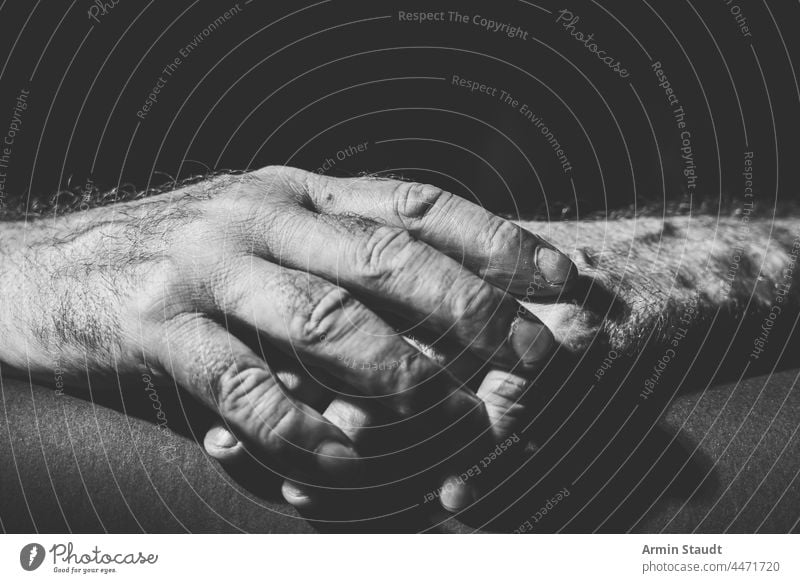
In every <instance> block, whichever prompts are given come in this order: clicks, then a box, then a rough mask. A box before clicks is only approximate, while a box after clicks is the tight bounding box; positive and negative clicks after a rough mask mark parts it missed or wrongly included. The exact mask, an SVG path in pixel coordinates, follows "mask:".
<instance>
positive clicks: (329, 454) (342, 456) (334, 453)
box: [316, 441, 361, 481]
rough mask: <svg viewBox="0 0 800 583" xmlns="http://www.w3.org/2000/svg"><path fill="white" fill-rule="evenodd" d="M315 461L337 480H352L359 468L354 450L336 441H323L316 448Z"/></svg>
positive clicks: (357, 457)
mask: <svg viewBox="0 0 800 583" xmlns="http://www.w3.org/2000/svg"><path fill="white" fill-rule="evenodd" d="M316 456H317V463H318V464H319V466H320V468H321V469H322V471H323V472H325V473H326V474H327V475H329V476H332V477H333V478H335V479H337V480H339V481H347V480H352V479H353V478H354V477H355V476H357V475H358V473H359V472H360V470H361V463H360V458H359V456H358V454H357V453H356V451H355V450H354V449H353V448H352V447H350V446H347V445H344V444H343V443H339V442H338V441H325V442H323V443H322V445H320V446H319V447H318V448H317V451H316Z"/></svg>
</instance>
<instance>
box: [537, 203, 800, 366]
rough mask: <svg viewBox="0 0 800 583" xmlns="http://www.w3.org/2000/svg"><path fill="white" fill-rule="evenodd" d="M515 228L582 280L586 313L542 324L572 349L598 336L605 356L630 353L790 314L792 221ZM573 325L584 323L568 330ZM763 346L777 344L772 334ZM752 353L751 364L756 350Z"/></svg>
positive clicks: (798, 301)
mask: <svg viewBox="0 0 800 583" xmlns="http://www.w3.org/2000/svg"><path fill="white" fill-rule="evenodd" d="M523 226H525V227H526V228H528V229H531V230H534V231H536V232H539V233H542V234H543V235H544V236H546V237H548V238H549V239H550V240H552V241H555V242H556V243H557V244H558V245H559V246H560V247H561V248H562V249H564V250H565V251H566V252H568V253H569V254H570V255H571V256H572V258H573V260H574V261H575V263H576V264H577V266H578V269H579V270H580V272H581V275H582V276H583V277H582V278H581V279H582V286H581V289H579V290H576V292H575V294H574V295H575V301H576V303H578V304H580V303H583V301H584V300H585V301H586V307H588V308H590V310H589V312H586V311H581V310H579V309H578V308H577V307H575V308H574V309H573V311H572V312H571V313H568V312H565V311H563V310H556V309H555V308H554V309H553V310H552V311H553V312H554V315H553V316H552V318H554V319H555V321H551V322H548V323H549V324H551V327H555V328H564V327H565V326H566V327H571V329H570V331H569V333H565V332H561V336H562V339H563V340H565V341H567V342H568V343H570V344H571V345H572V347H573V348H576V349H580V348H583V347H584V346H582V343H584V344H586V343H588V342H590V341H596V339H597V332H599V333H600V337H601V338H602V339H603V340H604V341H606V342H607V343H608V348H610V349H613V350H616V351H618V352H620V353H629V354H632V353H636V352H638V351H639V350H640V349H641V348H643V347H644V345H650V346H653V345H658V344H665V343H669V342H670V341H671V339H672V338H674V336H675V334H676V333H678V334H679V335H680V334H683V331H684V330H685V331H692V332H698V331H702V330H704V329H707V328H708V326H710V325H711V323H712V321H713V322H714V324H715V325H722V324H726V323H727V324H728V325H729V326H733V327H734V328H736V327H738V325H739V322H743V324H742V327H741V328H739V331H740V332H742V331H747V332H748V333H749V332H751V331H755V330H758V329H759V328H760V327H761V326H762V324H763V322H766V326H767V327H769V328H772V327H773V326H774V324H775V321H776V320H778V319H779V320H781V321H784V322H791V321H793V320H794V318H795V316H796V315H797V312H798V305H800V288H799V287H798V286H797V285H794V283H795V280H796V278H797V277H798V271H800V270H797V269H795V268H796V261H797V257H798V251H800V229H798V227H797V221H796V220H794V219H787V218H783V219H775V220H773V219H755V218H754V219H749V220H740V219H738V218H720V219H718V218H716V217H705V216H703V217H688V216H687V217H673V218H668V219H665V220H662V219H660V218H640V219H627V218H626V219H613V220H608V221H576V222H561V223H549V224H547V223H536V222H528V223H523ZM587 291H588V292H589V293H588V295H587V293H586V292H587ZM546 311H547V310H545V312H546ZM575 318H578V319H579V320H581V319H582V321H578V322H575V321H570V319H572V320H574V319H575ZM765 319H766V320H765ZM554 331H555V332H556V335H557V336H558V335H559V331H558V330H554ZM716 340H719V339H716ZM756 340H758V338H757V336H756V337H753V342H755V341H756ZM770 342H772V343H773V344H774V345H777V346H780V345H781V342H780V341H779V340H778V339H777V338H775V335H773V336H772V338H770ZM750 344H751V347H752V348H753V349H754V350H755V351H756V354H755V358H758V356H759V350H760V348H759V346H758V345H757V344H752V343H750Z"/></svg>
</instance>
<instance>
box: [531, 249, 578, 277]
mask: <svg viewBox="0 0 800 583" xmlns="http://www.w3.org/2000/svg"><path fill="white" fill-rule="evenodd" d="M536 267H537V268H538V269H539V274H540V275H541V276H542V277H543V278H544V280H545V281H546V282H547V283H548V284H550V285H562V284H563V283H564V282H566V281H567V280H568V279H570V277H571V276H572V274H573V273H577V269H576V267H575V264H574V263H572V260H571V259H570V258H569V257H567V256H566V255H564V254H563V253H561V252H560V251H556V250H555V249H550V248H549V247H545V246H544V245H539V247H538V248H537V249H536Z"/></svg>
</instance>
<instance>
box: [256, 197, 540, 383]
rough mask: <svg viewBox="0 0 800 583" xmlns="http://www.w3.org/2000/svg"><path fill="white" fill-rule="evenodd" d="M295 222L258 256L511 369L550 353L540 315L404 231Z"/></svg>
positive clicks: (337, 221) (360, 223) (345, 222)
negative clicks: (341, 289)
mask: <svg viewBox="0 0 800 583" xmlns="http://www.w3.org/2000/svg"><path fill="white" fill-rule="evenodd" d="M292 220H293V221H294V223H291V222H290V223H289V226H288V228H286V229H285V236H284V237H283V238H282V239H281V240H280V243H279V244H276V243H275V242H274V241H271V244H269V245H265V243H266V241H265V240H264V239H260V238H256V239H255V240H254V244H255V245H256V246H257V247H256V252H257V253H258V254H260V255H266V256H267V257H268V258H269V259H271V260H273V261H278V262H281V263H282V264H283V265H285V266H286V267H290V268H293V269H298V270H302V271H309V272H311V273H314V274H316V275H318V276H320V277H322V278H324V279H326V280H328V281H331V282H336V283H337V284H339V285H341V286H342V287H345V288H347V289H349V290H351V291H353V292H354V293H358V294H362V295H364V296H366V297H368V298H369V299H370V300H371V302H372V303H376V304H379V305H381V306H383V307H385V308H387V309H390V310H392V311H394V312H396V313H398V314H400V315H401V316H403V317H404V318H406V319H410V320H413V321H415V322H420V323H423V324H424V325H425V326H427V327H430V328H432V329H434V330H436V331H437V332H439V333H441V334H444V335H445V336H447V337H448V338H450V339H452V340H453V341H455V342H457V343H458V344H459V345H460V346H462V347H467V348H469V349H470V350H471V351H472V352H474V353H475V354H477V355H478V356H480V357H481V358H482V359H483V360H490V361H492V362H495V363H496V364H498V365H501V366H503V367H505V368H508V369H509V370H511V369H512V368H513V367H514V366H522V367H525V368H528V369H532V368H535V367H537V366H538V365H539V364H540V363H541V361H542V360H543V359H545V358H546V357H547V355H548V354H549V352H550V349H551V347H552V340H553V337H552V334H551V333H550V331H549V330H547V328H546V326H544V325H543V324H542V323H541V322H540V321H539V320H538V319H537V318H536V317H535V316H532V315H531V314H530V312H528V311H527V310H525V309H524V308H522V307H521V305H520V304H519V303H518V302H517V301H516V300H514V299H513V298H511V297H510V296H508V295H506V294H505V293H503V292H502V291H501V290H500V289H498V288H496V287H494V286H492V285H491V284H489V283H488V282H487V281H485V280H483V279H481V278H479V277H477V276H476V275H474V274H473V273H471V272H469V271H467V270H465V269H464V268H463V267H462V266H461V265H459V264H458V262H456V261H455V260H453V259H452V258H450V257H447V256H446V255H443V254H441V253H439V252H438V251H436V250H435V249H434V248H433V247H431V246H429V245H427V244H425V243H422V242H420V241H417V240H415V239H414V238H413V237H412V236H411V235H410V234H409V233H408V232H407V231H404V230H401V229H396V228H394V227H387V226H384V225H376V224H374V223H371V222H369V221H365V220H364V219H353V218H349V219H342V218H331V217H325V216H323V215H317V214H314V213H311V212H307V211H306V212H304V213H301V214H297V215H296V216H295V217H294V219H292Z"/></svg>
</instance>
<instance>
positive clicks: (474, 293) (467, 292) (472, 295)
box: [449, 278, 503, 325]
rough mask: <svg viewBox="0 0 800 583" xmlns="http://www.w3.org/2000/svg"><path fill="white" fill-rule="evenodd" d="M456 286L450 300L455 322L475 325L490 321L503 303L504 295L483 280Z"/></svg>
mask: <svg viewBox="0 0 800 583" xmlns="http://www.w3.org/2000/svg"><path fill="white" fill-rule="evenodd" d="M472 279H473V278H470V281H468V282H465V283H462V284H461V285H460V286H456V287H455V288H454V291H453V293H452V296H451V299H450V303H449V304H450V310H451V313H452V315H453V318H454V320H455V322H457V323H466V324H471V325H474V324H476V323H477V322H481V321H488V320H489V319H490V318H492V315H493V314H494V313H495V312H496V311H497V309H498V308H499V306H500V305H501V304H502V301H503V293H502V292H501V291H500V290H498V289H496V288H495V287H493V286H491V285H490V284H488V283H487V282H485V281H484V280H481V279H477V278H474V279H475V280H476V281H471V280H472Z"/></svg>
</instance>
